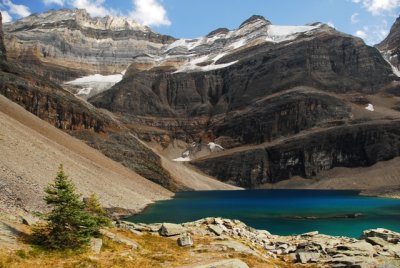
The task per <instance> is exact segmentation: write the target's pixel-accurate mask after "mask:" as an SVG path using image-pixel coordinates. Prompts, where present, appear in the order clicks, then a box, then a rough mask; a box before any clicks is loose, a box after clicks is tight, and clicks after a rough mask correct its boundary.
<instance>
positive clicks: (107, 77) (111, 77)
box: [66, 73, 123, 85]
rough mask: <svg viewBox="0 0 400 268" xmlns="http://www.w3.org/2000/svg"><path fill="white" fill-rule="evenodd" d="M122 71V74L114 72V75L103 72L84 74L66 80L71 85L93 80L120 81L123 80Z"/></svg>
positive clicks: (104, 81)
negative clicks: (102, 73)
mask: <svg viewBox="0 0 400 268" xmlns="http://www.w3.org/2000/svg"><path fill="white" fill-rule="evenodd" d="M122 76H123V75H122V73H121V74H112V75H101V74H94V75H88V76H83V77H81V78H78V79H75V80H72V81H69V82H66V84H69V85H80V84H83V83H93V82H103V83H118V82H119V81H121V80H122Z"/></svg>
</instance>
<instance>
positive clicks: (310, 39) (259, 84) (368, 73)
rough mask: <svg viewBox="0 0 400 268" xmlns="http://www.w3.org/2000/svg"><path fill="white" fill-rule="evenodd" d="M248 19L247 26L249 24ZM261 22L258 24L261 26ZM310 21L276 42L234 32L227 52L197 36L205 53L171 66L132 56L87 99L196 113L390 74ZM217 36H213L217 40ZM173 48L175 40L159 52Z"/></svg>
mask: <svg viewBox="0 0 400 268" xmlns="http://www.w3.org/2000/svg"><path fill="white" fill-rule="evenodd" d="M253 24H255V22H253V23H252V25H251V27H256V26H257V25H253ZM242 27H243V26H242ZM249 27H250V26H249ZM269 27H271V25H270V24H264V26H262V27H261V29H264V28H266V29H269ZM315 27H316V28H313V29H311V30H310V31H309V32H308V34H307V35H305V34H303V35H304V36H302V35H299V36H297V37H296V38H295V39H294V40H291V39H290V40H288V41H282V42H280V43H276V42H268V41H265V40H264V41H263V42H261V41H260V38H261V36H263V32H262V31H261V30H259V32H257V34H258V35H259V36H258V37H257V38H256V40H253V41H251V40H245V39H243V38H241V39H240V40H239V41H240V42H242V43H243V44H242V46H240V47H238V48H235V49H233V50H230V49H228V50H227V51H225V50H224V49H220V51H217V52H213V51H214V50H215V49H216V48H214V46H217V45H214V46H213V45H209V46H210V47H209V48H208V49H206V48H205V46H206V44H208V43H207V42H210V41H204V42H205V43H206V44H204V45H203V44H200V45H198V47H202V48H201V49H200V48H198V51H196V48H197V47H195V48H193V50H194V51H193V53H199V54H201V55H203V54H202V53H205V52H207V53H211V56H208V57H207V56H199V57H198V58H194V59H189V60H188V61H189V62H188V63H184V64H183V65H181V66H180V67H177V66H173V65H172V64H171V65H170V66H169V68H172V70H168V69H166V67H165V66H163V68H164V69H160V67H158V66H152V67H151V68H150V69H148V70H138V67H137V66H136V63H134V64H133V65H131V67H130V69H128V72H127V74H126V78H125V79H126V80H125V81H124V83H120V84H119V85H116V86H115V87H114V88H113V89H112V90H109V91H107V92H105V93H104V94H101V95H98V96H95V97H94V98H92V99H91V100H90V101H91V102H92V103H93V104H94V105H96V106H99V107H102V108H106V109H110V110H112V111H115V112H124V113H129V114H133V115H152V116H161V117H166V116H170V115H177V116H182V115H183V116H197V115H209V114H219V113H225V112H227V111H231V110H234V109H238V108H240V107H244V106H246V105H251V104H252V103H253V102H254V101H255V100H257V99H258V98H262V97H265V96H268V95H271V94H274V93H277V92H280V91H282V90H286V89H290V88H293V87H296V86H311V87H315V88H317V89H320V90H323V91H329V92H336V93H346V92H349V91H352V92H363V93H376V92H377V91H378V90H379V89H380V88H382V87H383V86H384V85H386V84H387V83H388V82H389V81H391V79H392V78H391V77H390V76H391V74H392V72H391V70H390V67H389V66H388V64H387V63H386V62H385V61H384V60H383V59H382V57H381V56H380V54H379V52H378V51H377V50H376V49H374V48H371V47H368V46H366V45H365V44H364V43H363V42H362V41H361V40H360V39H358V38H354V37H350V36H346V35H343V34H341V33H338V32H336V31H335V30H333V29H331V28H327V26H318V27H317V26H315ZM239 30H240V29H239ZM266 31H267V32H268V31H269V30H266ZM253 34H255V33H253ZM212 38H214V37H212ZM208 39H210V38H208ZM221 39H222V41H220V43H223V42H227V43H228V44H229V42H231V43H232V42H233V41H234V40H231V37H221ZM219 40H220V39H217V41H214V42H215V43H218V44H220V43H219V42H218V41H219ZM241 40H244V41H241ZM239 41H236V43H237V42H239ZM245 42H248V43H247V44H246V43H245ZM252 42H253V43H252ZM233 44H235V42H233ZM172 45H174V44H172ZM172 45H171V46H172ZM236 46H237V44H236ZM178 47H179V46H178ZM227 47H228V48H229V47H232V45H230V46H229V45H227ZM173 49H177V47H174V48H171V49H169V50H167V52H166V53H171V50H173ZM190 51H191V50H190ZM213 53H218V54H217V56H215V54H213ZM168 55H169V54H168ZM171 57H172V56H169V57H168V62H171V61H172V60H171ZM216 58H217V60H215V59H216ZM211 59H214V63H212V62H213V61H212V60H211ZM210 60H211V61H210ZM165 64H169V63H165ZM228 64H229V66H226V65H228ZM160 65H162V64H160ZM224 66H226V67H225V68H223V67H224Z"/></svg>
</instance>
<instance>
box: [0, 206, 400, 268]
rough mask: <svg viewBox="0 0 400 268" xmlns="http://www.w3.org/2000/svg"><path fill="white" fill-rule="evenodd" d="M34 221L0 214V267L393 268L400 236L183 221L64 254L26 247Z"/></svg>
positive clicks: (399, 255) (399, 259) (135, 227)
mask: <svg viewBox="0 0 400 268" xmlns="http://www.w3.org/2000/svg"><path fill="white" fill-rule="evenodd" d="M35 222H36V220H35V219H34V218H33V217H31V216H26V215H25V216H21V217H16V216H12V215H8V216H7V215H3V214H2V213H0V249H1V250H0V267H42V268H46V267H55V266H57V267H124V268H129V267H135V268H137V267H151V268H153V267H179V268H249V267H250V268H267V267H274V268H275V267H362V268H369V267H382V268H383V267H385V268H391V267H400V233H396V232H393V231H390V230H387V229H383V228H378V229H371V230H366V231H364V232H363V233H362V234H361V237H360V239H355V238H349V237H335V236H328V235H323V234H319V233H318V232H316V231H315V232H309V233H304V234H300V235H291V236H278V235H273V234H270V233H269V232H268V231H265V230H256V229H254V228H251V227H249V226H247V225H246V224H244V223H243V222H241V221H238V220H230V219H222V218H205V219H201V220H197V221H194V222H188V223H183V224H172V223H154V224H142V223H132V222H127V221H116V222H114V227H112V228H105V229H102V230H101V233H102V236H101V237H99V238H93V239H92V240H91V244H90V248H89V249H88V250H87V251H79V252H73V253H72V254H71V253H68V252H60V253H57V252H48V251H41V250H40V249H39V250H38V249H36V248H35V247H31V246H30V245H29V244H28V243H26V242H25V241H26V239H25V238H24V237H26V235H27V234H29V233H30V227H29V226H31V225H33V224H35Z"/></svg>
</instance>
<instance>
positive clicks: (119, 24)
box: [4, 10, 175, 81]
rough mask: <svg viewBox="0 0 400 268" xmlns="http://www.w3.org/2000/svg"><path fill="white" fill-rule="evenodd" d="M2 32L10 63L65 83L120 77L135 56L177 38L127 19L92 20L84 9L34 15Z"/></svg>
mask: <svg viewBox="0 0 400 268" xmlns="http://www.w3.org/2000/svg"><path fill="white" fill-rule="evenodd" d="M4 31H5V33H6V40H5V41H6V46H7V49H8V51H9V57H10V59H13V60H18V61H20V62H24V64H29V65H31V67H32V68H35V70H37V71H38V72H39V73H40V74H42V75H44V76H46V77H47V78H50V79H55V80H61V81H68V80H72V78H75V77H79V76H82V75H85V74H94V73H101V74H112V73H120V72H122V71H123V70H125V69H126V68H127V67H128V66H129V64H130V63H131V61H132V58H134V57H136V56H137V55H141V54H157V53H158V50H159V48H160V47H162V46H163V45H164V44H168V43H171V42H173V41H174V40H175V39H173V38H172V37H169V36H163V35H160V34H157V33H154V32H153V31H151V30H150V29H149V28H147V27H143V26H141V25H139V24H137V23H136V22H134V21H131V20H128V19H124V18H119V17H105V18H92V17H90V15H89V14H88V13H87V12H86V11H85V10H56V11H49V12H47V13H42V14H34V15H31V16H29V17H26V18H23V19H21V20H18V21H16V22H14V23H11V24H9V25H7V26H6V27H5V28H4Z"/></svg>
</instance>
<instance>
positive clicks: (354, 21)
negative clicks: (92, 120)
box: [350, 13, 360, 24]
mask: <svg viewBox="0 0 400 268" xmlns="http://www.w3.org/2000/svg"><path fill="white" fill-rule="evenodd" d="M358 15H360V14H358V13H354V14H353V15H351V17H350V21H351V23H352V24H356V23H358V22H359V21H360V20H359V19H358Z"/></svg>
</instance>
